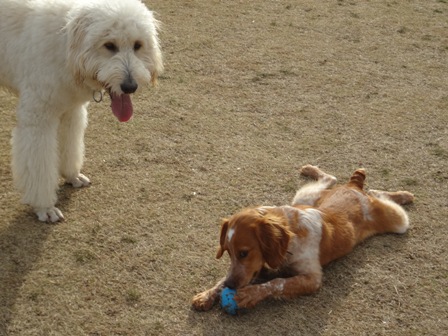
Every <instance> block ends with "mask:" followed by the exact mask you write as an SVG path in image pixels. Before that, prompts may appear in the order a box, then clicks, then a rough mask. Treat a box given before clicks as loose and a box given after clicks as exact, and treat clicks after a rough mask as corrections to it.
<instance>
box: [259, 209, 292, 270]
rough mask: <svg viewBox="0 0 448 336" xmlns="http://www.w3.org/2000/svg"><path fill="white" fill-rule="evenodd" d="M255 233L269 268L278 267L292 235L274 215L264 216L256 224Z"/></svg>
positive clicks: (283, 258)
mask: <svg viewBox="0 0 448 336" xmlns="http://www.w3.org/2000/svg"><path fill="white" fill-rule="evenodd" d="M256 231H257V232H256V235H257V238H258V241H259V242H260V246H261V252H262V254H263V258H264V260H265V261H266V263H267V264H268V265H269V266H270V267H271V268H274V269H275V268H278V267H280V266H281V264H282V263H283V261H284V260H285V255H286V252H287V251H288V244H289V240H290V239H291V237H292V236H293V235H294V234H293V233H292V232H291V231H290V230H288V229H287V228H286V227H285V226H283V225H282V224H280V221H279V219H277V218H275V217H270V216H269V217H267V216H266V217H264V218H263V219H262V221H261V222H260V225H257V229H256Z"/></svg>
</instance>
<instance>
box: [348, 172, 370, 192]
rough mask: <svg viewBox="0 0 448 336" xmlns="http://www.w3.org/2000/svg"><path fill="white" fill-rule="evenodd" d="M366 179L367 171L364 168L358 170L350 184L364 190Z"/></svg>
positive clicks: (351, 178)
mask: <svg viewBox="0 0 448 336" xmlns="http://www.w3.org/2000/svg"><path fill="white" fill-rule="evenodd" d="M365 179H366V170H365V169H364V168H360V169H357V170H356V171H355V172H354V173H353V174H352V176H351V177H350V181H349V183H350V184H354V185H355V186H356V187H358V188H359V189H361V190H362V189H363V188H364V181H365Z"/></svg>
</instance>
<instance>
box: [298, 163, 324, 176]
mask: <svg viewBox="0 0 448 336" xmlns="http://www.w3.org/2000/svg"><path fill="white" fill-rule="evenodd" d="M321 173H322V172H321V170H320V169H319V168H318V167H317V166H312V165H310V164H307V165H305V166H302V168H300V174H302V175H303V176H306V177H311V178H313V179H315V180H317V179H318V178H319V174H321Z"/></svg>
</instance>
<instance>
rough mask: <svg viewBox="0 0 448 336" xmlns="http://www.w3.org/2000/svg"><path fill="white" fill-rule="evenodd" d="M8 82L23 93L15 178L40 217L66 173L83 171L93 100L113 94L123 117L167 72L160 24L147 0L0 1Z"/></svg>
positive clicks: (77, 182) (1, 68) (74, 177)
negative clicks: (134, 96) (140, 91)
mask: <svg viewBox="0 0 448 336" xmlns="http://www.w3.org/2000/svg"><path fill="white" fill-rule="evenodd" d="M0 41H1V48H0V86H4V87H6V88H7V89H9V90H10V91H12V92H15V93H17V94H18V95H19V104H18V108H17V127H16V128H15V129H14V130H13V135H12V141H11V142H12V171H13V177H14V182H15V184H16V186H17V188H18V189H19V191H20V192H22V194H23V199H22V200H23V202H24V203H26V204H30V205H31V206H32V207H33V208H34V211H35V212H36V214H37V216H38V218H39V220H41V221H51V222H56V221H59V220H62V219H63V218H64V216H63V215H62V212H61V211H60V210H59V209H58V208H56V207H55V204H56V201H57V196H56V192H57V189H58V179H59V176H60V175H61V176H62V177H64V178H65V180H66V182H68V183H70V184H72V185H73V186H74V187H83V186H88V185H89V184H90V181H89V179H88V178H87V177H86V176H84V175H83V174H81V167H82V163H83V156H84V141H83V138H84V130H85V128H86V126H87V110H86V108H87V105H88V102H89V100H91V99H92V97H93V99H95V100H99V99H102V93H103V91H107V92H108V93H109V95H110V97H111V101H112V103H111V107H112V112H113V113H114V115H115V116H116V117H117V118H118V120H120V121H127V120H129V119H130V118H131V116H132V102H131V99H130V95H129V94H131V93H134V92H135V91H136V90H137V87H138V86H141V85H145V84H148V83H150V82H152V83H153V84H154V83H155V81H156V79H157V75H158V74H159V73H160V72H161V71H162V67H163V65H162V57H161V52H160V47H159V40H158V23H157V21H156V20H155V19H154V17H153V14H152V12H151V11H149V10H148V9H147V8H146V7H145V5H144V4H143V3H142V2H141V1H139V0H0Z"/></svg>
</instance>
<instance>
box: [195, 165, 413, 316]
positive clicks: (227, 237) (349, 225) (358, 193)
mask: <svg viewBox="0 0 448 336" xmlns="http://www.w3.org/2000/svg"><path fill="white" fill-rule="evenodd" d="M301 173H302V175H304V176H308V177H311V178H313V179H315V180H316V182H313V183H310V184H308V185H305V186H304V187H303V188H301V189H299V190H298V191H297V193H296V195H295V197H294V199H293V201H292V204H291V205H290V206H289V205H285V206H280V207H267V206H262V207H256V208H249V209H244V210H242V211H240V212H238V213H237V214H235V215H233V216H232V217H230V218H229V219H225V220H224V221H223V223H222V226H221V236H220V247H219V250H218V253H217V255H216V257H217V258H220V257H221V256H222V255H223V253H224V252H225V251H227V252H228V253H229V255H230V258H231V265H230V268H229V271H228V274H227V276H226V277H225V278H223V279H222V280H220V281H219V282H218V283H217V284H216V285H215V286H214V287H213V288H211V289H209V290H206V291H204V292H202V293H199V294H197V295H196V296H195V297H194V298H193V307H194V308H195V309H197V310H209V309H210V308H211V307H212V306H213V304H214V303H215V301H216V300H217V298H218V296H219V294H220V291H221V289H222V288H223V287H230V288H233V289H236V290H237V294H236V296H235V300H236V302H237V304H238V307H239V308H250V307H254V306H255V305H256V304H257V303H259V302H260V301H262V300H264V299H266V298H271V297H272V298H292V297H296V296H299V295H304V294H310V293H313V292H315V291H317V290H318V289H319V288H320V286H321V284H322V266H323V265H326V264H328V263H329V262H331V261H333V260H335V259H337V258H340V257H342V256H345V255H347V254H348V253H349V252H350V251H352V249H353V248H354V247H355V246H356V245H357V244H359V243H360V242H362V241H363V240H365V239H366V238H368V237H370V236H372V235H375V234H381V233H386V232H392V233H405V232H406V231H407V229H408V228H409V219H408V216H407V214H406V212H405V211H404V210H403V208H402V207H401V206H400V204H407V203H411V202H412V201H413V199H414V196H413V195H412V194H411V193H409V192H407V191H397V192H387V191H378V190H370V191H369V192H365V191H364V190H363V189H364V180H365V178H366V174H365V170H364V169H358V170H356V171H355V172H354V173H353V175H352V176H351V178H350V180H349V182H348V183H346V184H344V185H340V186H335V184H336V177H334V176H332V175H329V174H326V173H324V172H323V171H322V170H320V169H319V168H317V167H315V166H311V165H306V166H304V167H302V168H301ZM334 186H335V187H334Z"/></svg>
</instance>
